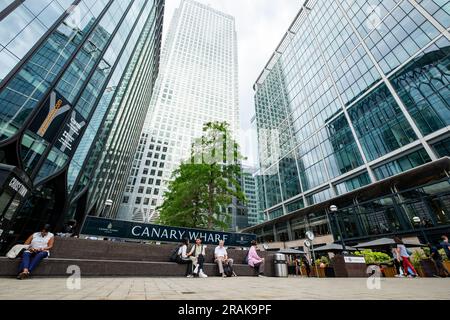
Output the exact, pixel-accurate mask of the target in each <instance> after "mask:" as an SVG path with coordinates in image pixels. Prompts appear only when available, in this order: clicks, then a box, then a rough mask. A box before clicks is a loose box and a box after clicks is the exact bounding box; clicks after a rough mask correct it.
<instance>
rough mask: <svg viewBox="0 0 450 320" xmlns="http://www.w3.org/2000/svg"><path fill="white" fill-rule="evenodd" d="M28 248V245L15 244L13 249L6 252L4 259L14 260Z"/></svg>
mask: <svg viewBox="0 0 450 320" xmlns="http://www.w3.org/2000/svg"><path fill="white" fill-rule="evenodd" d="M29 247H30V245H28V244H16V245H15V246H14V247H12V248H11V250H9V251H8V253H7V254H6V257H8V258H10V259H15V258H17V256H18V255H20V253H21V252H22V251H25V250H27V249H28V248H29Z"/></svg>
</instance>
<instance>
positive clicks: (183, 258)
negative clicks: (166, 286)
mask: <svg viewBox="0 0 450 320" xmlns="http://www.w3.org/2000/svg"><path fill="white" fill-rule="evenodd" d="M188 245H189V239H187V238H184V239H183V241H182V243H181V246H180V248H179V249H178V256H177V263H179V264H187V265H188V266H187V269H186V277H188V278H192V277H193V275H192V259H190V257H189V254H188V253H187V247H188Z"/></svg>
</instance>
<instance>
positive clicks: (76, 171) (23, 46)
mask: <svg viewBox="0 0 450 320" xmlns="http://www.w3.org/2000/svg"><path fill="white" fill-rule="evenodd" d="M163 10H164V1H163V0H126V1H123V0H120V1H119V0H95V1H91V0H89V1H88V0H42V1H34V0H15V1H12V0H7V1H2V3H1V4H0V31H1V32H0V81H1V82H0V166H1V167H0V171H1V174H0V176H2V177H4V179H0V181H2V185H0V232H1V237H2V241H4V242H9V241H14V240H17V239H19V238H23V237H24V236H27V235H28V234H29V233H31V232H33V231H35V230H36V228H38V227H39V225H41V224H43V223H50V224H51V225H53V227H54V228H55V230H58V228H60V227H61V226H62V225H63V223H64V222H65V221H67V220H68V219H76V220H77V222H78V224H79V226H80V225H81V223H82V222H83V218H84V214H85V213H86V212H89V213H90V214H94V215H100V214H101V212H103V211H105V208H104V205H101V204H100V203H101V202H102V201H103V204H104V203H105V199H108V200H113V203H114V199H115V197H117V195H118V194H120V193H121V192H120V190H119V189H120V187H121V185H122V187H124V185H123V183H122V181H121V179H123V180H125V179H126V174H127V173H128V170H129V168H130V166H131V159H132V154H133V153H132V152H133V151H134V150H133V151H132V149H133V147H136V145H137V143H138V141H139V134H140V131H141V129H142V125H143V120H142V119H143V115H145V113H146V111H147V109H148V105H149V101H150V97H151V92H152V90H153V85H154V82H155V79H156V77H157V72H158V68H159V52H160V43H161V29H162V19H163ZM110 176H113V179H111V178H110ZM112 186H113V187H112ZM98 190H100V191H99V192H97V191H98ZM94 193H95V194H94ZM116 203H117V201H116ZM108 209H111V210H113V209H114V208H113V207H112V208H108Z"/></svg>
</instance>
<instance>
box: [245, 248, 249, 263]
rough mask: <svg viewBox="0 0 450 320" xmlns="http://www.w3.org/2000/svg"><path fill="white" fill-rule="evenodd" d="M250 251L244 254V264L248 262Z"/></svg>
mask: <svg viewBox="0 0 450 320" xmlns="http://www.w3.org/2000/svg"><path fill="white" fill-rule="evenodd" d="M249 253H250V251H249V252H247V254H246V255H245V258H244V264H248V254H249Z"/></svg>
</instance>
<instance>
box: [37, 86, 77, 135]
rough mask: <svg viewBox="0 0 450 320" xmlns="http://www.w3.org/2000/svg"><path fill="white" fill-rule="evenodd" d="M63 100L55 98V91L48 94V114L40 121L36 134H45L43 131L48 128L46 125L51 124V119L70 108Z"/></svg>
mask: <svg viewBox="0 0 450 320" xmlns="http://www.w3.org/2000/svg"><path fill="white" fill-rule="evenodd" d="M63 103H64V102H63V100H62V99H58V100H56V92H54V91H53V92H52V93H51V94H50V105H49V108H48V115H47V117H46V118H45V120H44V122H43V123H42V125H41V127H40V128H39V130H38V132H37V134H38V135H40V136H41V137H44V136H45V133H46V132H47V130H48V127H49V126H50V125H51V124H52V122H53V120H54V119H55V118H56V117H58V116H59V115H61V114H63V113H66V112H67V111H69V110H70V106H69V105H67V104H66V105H63Z"/></svg>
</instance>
